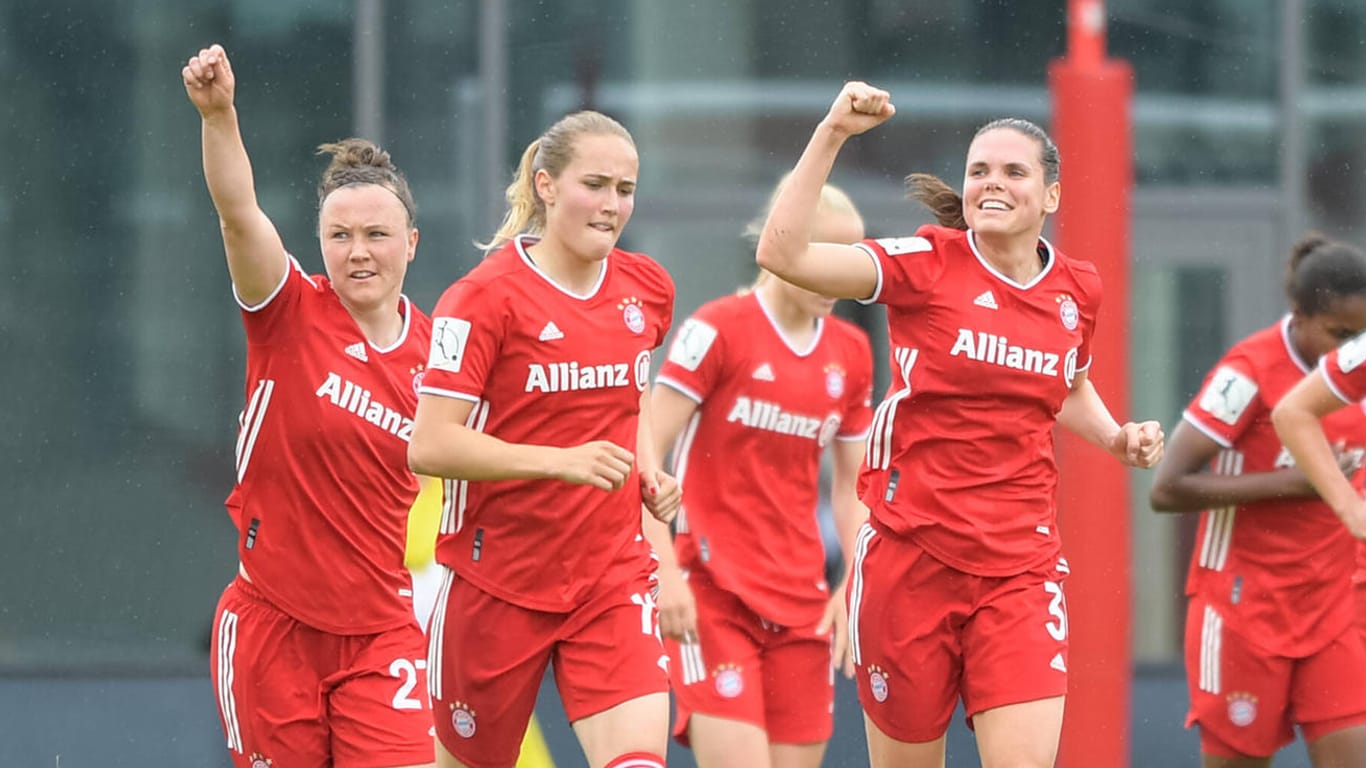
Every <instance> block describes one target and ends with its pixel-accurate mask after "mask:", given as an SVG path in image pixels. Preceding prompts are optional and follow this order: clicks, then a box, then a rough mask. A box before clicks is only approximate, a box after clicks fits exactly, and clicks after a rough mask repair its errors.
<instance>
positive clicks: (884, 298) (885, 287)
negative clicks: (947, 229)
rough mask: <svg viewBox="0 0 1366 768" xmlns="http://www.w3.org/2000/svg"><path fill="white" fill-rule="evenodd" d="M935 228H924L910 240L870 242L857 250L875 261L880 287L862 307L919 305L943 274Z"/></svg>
mask: <svg viewBox="0 0 1366 768" xmlns="http://www.w3.org/2000/svg"><path fill="white" fill-rule="evenodd" d="M939 240H940V238H939V233H938V232H937V230H936V228H934V227H928V226H927V227H921V228H920V229H919V230H918V231H917V232H916V234H915V235H914V236H911V237H881V238H868V239H866V240H864V241H862V242H860V243H858V244H857V245H856V246H855V247H856V248H859V249H861V250H863V251H864V252H866V253H867V254H868V255H869V256H871V257H872V259H873V264H874V265H875V266H876V268H877V286H876V287H875V288H874V289H873V295H872V296H869V297H868V298H866V299H860V303H862V304H887V305H892V306H904V305H915V304H920V303H922V302H923V301H924V298H925V295H926V294H927V293H928V292H929V291H930V289H932V288H933V287H934V284H935V282H936V281H937V280H938V279H939V276H940V275H941V274H942V273H943V255H942V252H943V249H942V248H941V247H940V242H939Z"/></svg>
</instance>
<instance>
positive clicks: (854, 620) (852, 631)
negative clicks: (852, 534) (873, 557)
mask: <svg viewBox="0 0 1366 768" xmlns="http://www.w3.org/2000/svg"><path fill="white" fill-rule="evenodd" d="M876 535H877V532H876V531H874V530H873V526H871V525H869V524H867V523H864V524H863V525H862V527H860V528H859V529H858V538H856V539H854V567H853V569H852V573H851V574H850V576H849V578H850V582H849V650H850V653H851V654H852V655H853V657H854V663H855V664H862V663H863V650H862V649H861V648H859V635H860V633H859V626H858V625H859V615H860V614H861V613H862V607H863V557H864V555H866V554H868V545H869V544H871V543H872V541H873V537H874V536H876Z"/></svg>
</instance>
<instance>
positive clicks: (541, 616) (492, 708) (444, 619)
mask: <svg viewBox="0 0 1366 768" xmlns="http://www.w3.org/2000/svg"><path fill="white" fill-rule="evenodd" d="M642 566H643V567H644V566H645V564H644V563H642ZM430 640H431V645H430V647H429V657H430V659H431V664H432V669H431V674H432V677H431V681H432V690H431V694H432V709H433V712H434V713H435V718H436V735H437V738H438V739H440V740H441V744H442V745H443V746H444V747H445V748H446V750H447V751H448V752H450V753H451V754H452V755H454V756H455V757H456V759H458V760H459V761H460V762H462V763H464V764H466V765H468V766H471V768H502V766H512V765H514V764H515V763H516V762H517V755H518V752H519V750H520V748H521V744H522V736H523V735H524V734H525V732H526V727H527V723H528V722H529V721H530V720H531V713H532V710H533V709H534V708H535V706H536V693H537V691H538V690H539V688H540V684H541V678H542V677H543V676H544V675H545V669H546V664H547V663H549V662H551V661H552V660H553V661H554V665H555V684H556V686H557V687H558V688H559V692H560V699H561V701H562V702H563V703H564V710H565V714H566V715H567V716H568V717H569V722H571V723H573V722H575V721H577V720H581V719H583V718H585V717H588V716H589V715H594V714H597V713H599V712H602V711H604V710H607V709H611V708H612V707H614V706H616V705H618V704H621V703H622V702H626V701H630V700H631V699H635V698H639V697H641V696H646V695H649V694H652V693H663V692H666V691H668V690H669V676H668V672H667V671H666V670H667V665H668V657H667V656H665V655H664V648H663V646H662V645H661V644H660V642H659V613H658V611H657V610H656V609H655V599H654V594H653V591H652V582H651V580H650V574H649V573H648V572H647V571H645V570H642V571H641V573H640V575H639V576H638V577H637V578H636V579H634V580H633V581H632V582H631V583H628V584H620V585H617V586H614V587H608V588H605V589H602V590H600V591H599V592H598V593H597V594H595V595H594V596H593V597H591V598H590V599H589V600H588V601H587V602H586V603H584V604H583V605H582V606H580V607H579V608H577V609H575V610H574V611H572V612H570V613H547V612H544V611H533V610H531V609H528V608H523V607H521V606H517V605H513V604H512V603H508V602H504V601H503V600H500V599H498V598H496V597H494V596H493V595H490V594H489V593H487V592H485V591H483V590H481V589H479V588H478V587H475V586H474V585H472V584H470V583H469V582H467V581H465V580H464V579H461V578H460V576H459V575H457V574H456V573H455V572H454V571H451V570H449V569H446V577H445V580H444V581H443V582H442V586H441V592H440V594H439V595H438V596H437V601H436V609H435V611H434V613H433V614H432V624H431V637H430Z"/></svg>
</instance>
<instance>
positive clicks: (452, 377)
mask: <svg viewBox="0 0 1366 768" xmlns="http://www.w3.org/2000/svg"><path fill="white" fill-rule="evenodd" d="M501 306H502V300H501V294H500V292H498V291H495V290H491V289H489V288H488V287H487V286H484V285H481V284H479V283H476V282H475V281H473V280H468V279H462V280H459V281H457V282H456V283H455V284H454V285H452V286H451V287H450V288H448V289H446V292H445V293H444V294H442V296H441V299H440V300H439V301H437V304H436V309H435V310H434V311H433V312H432V343H431V349H430V352H429V353H428V356H427V372H426V374H425V375H424V376H423V379H422V388H421V389H420V390H419V391H420V392H421V393H422V394H429V395H440V396H443V397H455V398H459V399H462V400H479V399H480V398H481V397H482V396H483V393H484V387H485V385H486V384H487V382H488V377H489V374H490V372H491V371H492V369H493V364H494V362H495V361H496V360H497V359H498V352H499V349H500V348H501V347H502V343H503V339H504V337H505V335H506V318H505V317H504V316H503V313H502V312H501V309H500V307H501Z"/></svg>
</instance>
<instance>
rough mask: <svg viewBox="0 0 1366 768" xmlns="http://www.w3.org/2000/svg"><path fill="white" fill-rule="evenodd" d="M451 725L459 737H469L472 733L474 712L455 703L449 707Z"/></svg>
mask: <svg viewBox="0 0 1366 768" xmlns="http://www.w3.org/2000/svg"><path fill="white" fill-rule="evenodd" d="M451 727H452V728H454V729H455V733H456V735H458V736H459V737H460V738H462V739H468V738H470V737H471V736H473V735H474V729H475V723H474V712H473V711H471V710H470V709H468V708H466V707H465V705H463V704H458V703H457V704H456V705H455V706H454V707H452V708H451Z"/></svg>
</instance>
